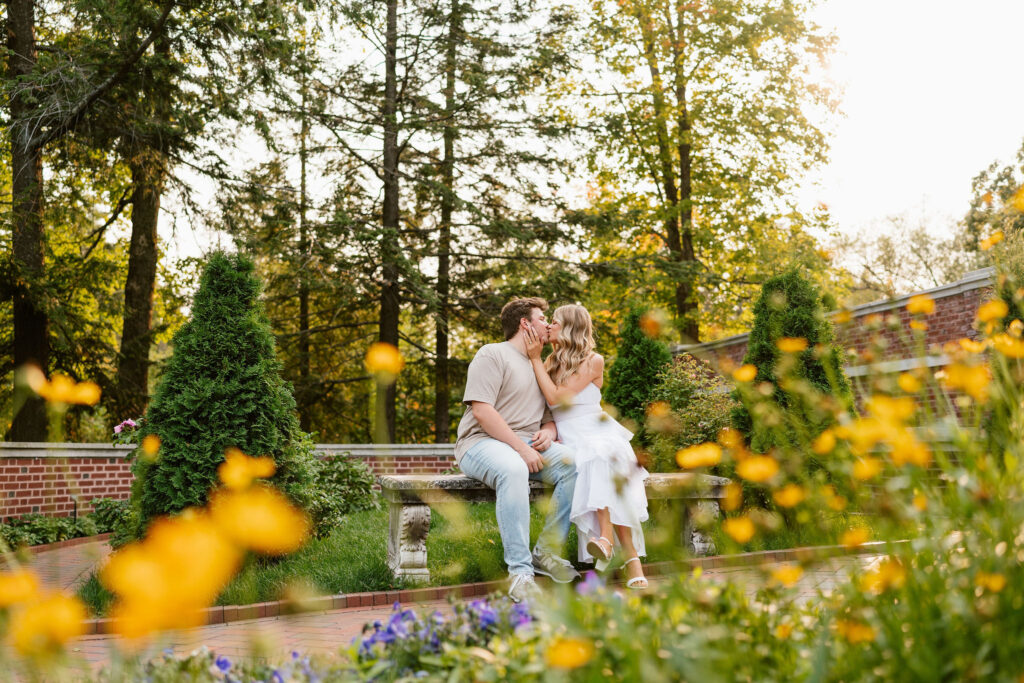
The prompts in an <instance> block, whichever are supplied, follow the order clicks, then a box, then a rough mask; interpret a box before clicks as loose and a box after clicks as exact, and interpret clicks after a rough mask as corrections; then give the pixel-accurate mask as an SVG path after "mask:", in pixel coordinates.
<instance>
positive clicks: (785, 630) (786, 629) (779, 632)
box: [775, 623, 793, 640]
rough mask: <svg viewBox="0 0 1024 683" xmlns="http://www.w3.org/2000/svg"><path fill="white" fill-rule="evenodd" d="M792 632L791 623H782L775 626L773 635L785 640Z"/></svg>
mask: <svg viewBox="0 0 1024 683" xmlns="http://www.w3.org/2000/svg"><path fill="white" fill-rule="evenodd" d="M792 633H793V624H788V623H782V624H779V625H778V626H776V627H775V637H776V638H778V639H779V640H785V639H786V638H789V636H790V635H791V634H792Z"/></svg>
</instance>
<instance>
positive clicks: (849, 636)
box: [836, 619, 875, 645]
mask: <svg viewBox="0 0 1024 683" xmlns="http://www.w3.org/2000/svg"><path fill="white" fill-rule="evenodd" d="M836 631H838V632H839V635H841V636H842V637H843V638H845V639H846V640H847V641H849V642H850V643H852V644H854V645H856V644H857V643H870V642H871V641H873V640H874V639H875V629H874V628H872V627H871V626H869V625H868V624H865V623H863V622H860V621H854V620H852V619H840V620H839V621H837V622H836Z"/></svg>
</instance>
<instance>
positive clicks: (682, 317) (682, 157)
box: [668, 3, 700, 344]
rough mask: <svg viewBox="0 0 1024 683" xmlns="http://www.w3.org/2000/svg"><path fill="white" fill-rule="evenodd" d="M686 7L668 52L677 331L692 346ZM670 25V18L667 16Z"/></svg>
mask: <svg viewBox="0 0 1024 683" xmlns="http://www.w3.org/2000/svg"><path fill="white" fill-rule="evenodd" d="M685 13H686V6H685V5H684V4H683V3H678V4H677V5H676V20H677V22H678V25H677V26H676V31H675V35H674V36H673V42H672V48H673V49H672V52H673V56H674V57H675V62H674V64H673V67H674V71H675V85H676V88H675V89H676V117H677V118H676V128H677V131H676V135H677V146H676V154H677V156H678V157H679V203H680V208H681V210H680V212H679V223H680V231H679V232H680V237H681V241H680V243H679V245H678V247H679V251H678V252H677V259H678V260H679V262H680V263H682V264H683V266H684V271H685V272H684V273H683V275H682V278H681V279H680V281H679V282H678V283H677V284H676V315H677V316H678V320H679V332H680V334H681V335H682V337H683V343H688V344H696V343H697V342H699V341H700V327H699V320H698V317H697V314H698V304H697V299H696V297H695V294H696V292H694V289H695V287H694V284H695V282H696V279H697V258H696V255H695V254H694V251H693V168H692V165H691V164H692V153H693V150H692V148H691V146H690V111H689V105H688V103H687V99H686V80H685V79H684V77H683V73H684V66H685V64H686V62H685V55H684V54H683V48H684V46H685V44H686V43H685V41H684V36H685V30H686V24H685V19H684V17H685ZM668 18H669V25H671V15H669V16H668Z"/></svg>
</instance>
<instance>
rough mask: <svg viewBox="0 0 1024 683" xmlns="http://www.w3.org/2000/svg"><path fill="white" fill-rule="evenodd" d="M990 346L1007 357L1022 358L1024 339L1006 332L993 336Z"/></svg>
mask: <svg viewBox="0 0 1024 683" xmlns="http://www.w3.org/2000/svg"><path fill="white" fill-rule="evenodd" d="M1014 322H1016V321H1014ZM992 346H993V347H994V348H995V350H996V351H998V352H999V353H1001V354H1003V355H1004V356H1006V357H1007V358H1024V341H1022V340H1020V339H1017V338H1015V337H1011V336H1010V335H1008V334H997V335H995V336H993V337H992Z"/></svg>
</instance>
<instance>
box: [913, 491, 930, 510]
mask: <svg viewBox="0 0 1024 683" xmlns="http://www.w3.org/2000/svg"><path fill="white" fill-rule="evenodd" d="M913 505H914V507H915V508H917V509H918V510H920V511H921V512H924V511H925V510H927V509H928V498H926V497H925V495H924V494H923V493H915V494H914V500H913Z"/></svg>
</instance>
